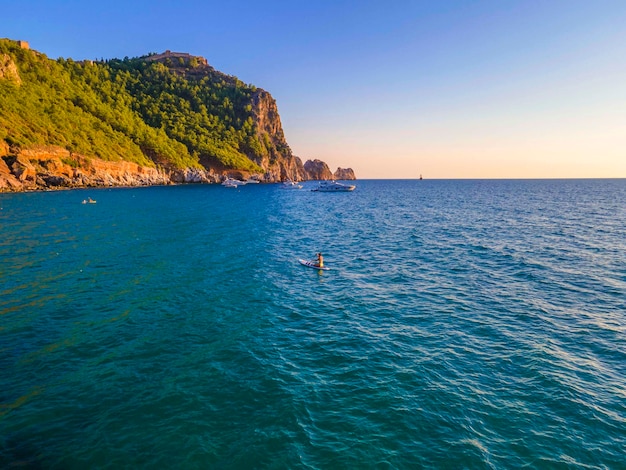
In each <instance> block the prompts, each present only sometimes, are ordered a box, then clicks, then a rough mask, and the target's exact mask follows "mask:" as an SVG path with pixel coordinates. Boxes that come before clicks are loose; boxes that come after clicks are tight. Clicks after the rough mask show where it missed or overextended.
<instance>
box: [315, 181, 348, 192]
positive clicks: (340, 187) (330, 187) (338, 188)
mask: <svg viewBox="0 0 626 470" xmlns="http://www.w3.org/2000/svg"><path fill="white" fill-rule="evenodd" d="M355 189H356V186H355V185H353V184H344V183H339V182H337V181H334V180H331V181H320V183H319V185H318V186H317V187H316V188H313V189H312V190H311V191H319V192H322V193H338V192H346V191H354V190H355Z"/></svg>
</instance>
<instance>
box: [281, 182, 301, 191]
mask: <svg viewBox="0 0 626 470" xmlns="http://www.w3.org/2000/svg"><path fill="white" fill-rule="evenodd" d="M280 187H281V188H282V189H302V185H301V184H298V183H296V182H295V181H285V182H284V183H283V184H282V185H281V186H280Z"/></svg>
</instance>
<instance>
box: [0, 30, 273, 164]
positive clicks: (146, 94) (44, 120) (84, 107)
mask: <svg viewBox="0 0 626 470" xmlns="http://www.w3.org/2000/svg"><path fill="white" fill-rule="evenodd" d="M155 57H157V56H146V57H142V58H133V59H128V58H125V59H124V60H117V59H115V60H108V61H102V62H91V61H85V62H75V61H73V60H71V59H67V60H65V59H58V60H51V59H48V58H47V57H46V56H45V55H43V54H41V53H38V52H36V51H32V50H29V49H22V48H20V47H19V45H18V44H17V43H16V42H14V41H11V40H7V39H0V140H4V141H6V143H7V144H9V146H11V147H12V148H28V147H32V146H39V145H57V146H60V147H63V148H66V149H68V150H70V151H71V152H73V153H77V154H81V155H85V156H94V157H98V158H102V159H104V160H110V161H119V160H126V161H132V162H135V163H139V164H141V165H146V166H162V167H170V168H185V167H191V168H194V167H195V168H199V167H201V163H202V164H203V165H204V166H206V165H207V164H208V165H217V166H221V167H224V168H233V169H242V170H249V171H260V170H261V168H260V167H259V165H258V164H257V163H255V161H256V162H260V161H262V159H263V158H264V157H267V156H268V155H271V154H275V152H276V151H277V150H278V151H282V150H284V149H277V148H276V146H275V144H274V143H273V142H275V139H272V138H269V137H271V136H267V135H266V134H264V133H263V132H260V131H259V129H258V128H257V124H256V122H255V116H254V113H253V98H254V96H255V93H257V90H256V88H255V87H254V86H250V85H246V84H244V83H243V82H241V81H240V80H238V79H236V78H235V77H231V76H228V75H225V74H222V73H220V72H218V71H215V70H214V69H213V68H212V67H210V66H208V65H207V64H206V62H203V59H202V58H196V57H191V56H189V57H187V58H178V59H176V58H174V59H169V58H167V59H165V60H156V59H154V58H155ZM281 137H282V136H281Z"/></svg>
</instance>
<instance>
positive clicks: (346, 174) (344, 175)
mask: <svg viewBox="0 0 626 470" xmlns="http://www.w3.org/2000/svg"><path fill="white" fill-rule="evenodd" d="M333 177H334V178H335V179H336V180H355V179H356V176H355V175H354V171H353V170H352V168H337V170H336V171H335V173H334V174H333Z"/></svg>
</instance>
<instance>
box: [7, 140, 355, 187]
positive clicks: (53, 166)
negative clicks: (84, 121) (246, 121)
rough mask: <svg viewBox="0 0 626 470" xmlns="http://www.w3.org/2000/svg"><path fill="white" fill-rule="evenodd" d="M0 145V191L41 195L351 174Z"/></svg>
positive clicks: (321, 166)
mask: <svg viewBox="0 0 626 470" xmlns="http://www.w3.org/2000/svg"><path fill="white" fill-rule="evenodd" d="M2 144H3V143H2V142H0V192H22V191H43V190H58V189H71V188H100V187H136V186H162V185H171V184H194V183H195V184H203V183H204V184H211V183H220V182H221V181H223V180H224V179H225V178H227V177H232V178H237V179H247V178H250V177H252V178H255V179H257V180H259V181H261V182H266V183H275V182H279V181H283V180H286V179H299V180H329V179H341V180H353V179H356V178H355V176H354V172H353V171H352V169H349V168H348V169H342V168H338V169H337V171H336V172H335V173H331V171H330V170H329V168H328V166H327V165H326V163H324V162H322V161H320V160H309V161H307V162H306V163H305V164H304V165H302V163H301V162H300V159H299V158H298V157H295V158H296V159H297V160H298V162H297V163H299V165H297V166H298V167H301V168H302V169H299V170H300V171H297V172H296V174H297V176H298V177H296V178H292V176H291V175H289V174H281V173H278V174H274V173H272V172H267V173H265V174H251V173H249V172H245V171H240V170H227V169H221V170H220V169H214V168H204V167H203V168H185V169H167V168H153V167H147V166H141V165H138V164H136V163H132V162H127V161H117V162H110V161H104V160H101V159H98V158H93V157H85V156H82V155H76V154H72V153H71V152H69V151H68V150H66V149H63V148H60V147H52V146H49V147H41V148H35V149H25V150H19V151H11V150H10V149H9V148H8V146H6V145H2Z"/></svg>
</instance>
